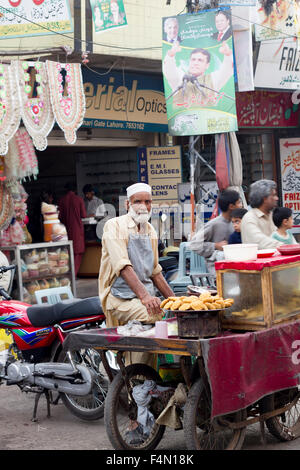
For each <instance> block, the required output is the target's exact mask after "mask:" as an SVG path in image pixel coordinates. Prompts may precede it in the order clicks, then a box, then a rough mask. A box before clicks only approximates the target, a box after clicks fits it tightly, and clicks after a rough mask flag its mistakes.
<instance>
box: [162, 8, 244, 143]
mask: <svg viewBox="0 0 300 470" xmlns="http://www.w3.org/2000/svg"><path fill="white" fill-rule="evenodd" d="M218 15H219V16H218ZM220 16H221V18H220ZM219 19H221V20H222V22H225V23H226V25H227V29H226V31H224V35H222V33H220V29H218V28H220V25H219V23H218V20H219ZM172 24H173V25H174V26H173V30H175V31H177V34H176V37H175V38H174V39H172V38H171V34H169V32H168V29H169V25H172ZM217 26H218V27H217ZM170 30H171V26H170ZM168 34H169V36H168ZM172 36H175V34H174V33H173V34H172ZM162 62H163V63H162V70H163V78H164V90H165V96H166V104H167V115H168V125H169V133H170V134H171V135H199V134H216V133H223V132H230V131H236V130H237V118H236V107H235V85H234V67H233V41H232V28H231V13H230V8H224V9H223V10H222V11H221V12H220V10H206V11H200V12H198V13H197V14H196V15H194V14H192V15H191V14H186V15H179V16H176V17H168V18H163V45H162Z"/></svg>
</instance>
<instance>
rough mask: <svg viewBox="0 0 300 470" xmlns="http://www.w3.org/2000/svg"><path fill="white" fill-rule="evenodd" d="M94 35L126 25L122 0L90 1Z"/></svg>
mask: <svg viewBox="0 0 300 470" xmlns="http://www.w3.org/2000/svg"><path fill="white" fill-rule="evenodd" d="M90 5H91V10H92V14H93V23H94V28H95V32H96V33H101V32H104V31H108V30H111V29H116V28H121V27H122V26H126V25H127V19H126V12H125V8H124V2H123V0H90Z"/></svg>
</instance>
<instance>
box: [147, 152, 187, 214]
mask: <svg viewBox="0 0 300 470" xmlns="http://www.w3.org/2000/svg"><path fill="white" fill-rule="evenodd" d="M138 173H139V181H140V182H141V183H148V184H150V186H151V188H152V200H153V202H154V203H156V204H164V203H167V204H169V205H171V204H175V203H177V202H178V189H177V186H178V184H179V183H181V181H182V176H181V175H182V171H181V147H180V145H177V146H173V147H141V148H139V149H138Z"/></svg>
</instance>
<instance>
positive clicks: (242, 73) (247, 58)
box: [231, 6, 254, 91]
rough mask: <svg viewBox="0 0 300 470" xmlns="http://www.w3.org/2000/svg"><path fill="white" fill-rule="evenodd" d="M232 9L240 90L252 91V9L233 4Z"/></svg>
mask: <svg viewBox="0 0 300 470" xmlns="http://www.w3.org/2000/svg"><path fill="white" fill-rule="evenodd" d="M231 11H232V29H233V40H234V56H235V64H236V71H237V77H238V90H239V91H251V90H254V74H253V48H252V31H251V26H252V25H251V21H250V14H251V11H250V8H245V7H243V6H233V7H232V8H231Z"/></svg>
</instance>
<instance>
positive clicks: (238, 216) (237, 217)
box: [228, 209, 248, 245]
mask: <svg viewBox="0 0 300 470" xmlns="http://www.w3.org/2000/svg"><path fill="white" fill-rule="evenodd" d="M247 212H248V211H247V209H234V210H233V211H232V213H231V222H232V225H233V229H234V232H233V233H232V234H231V235H230V237H229V239H228V245H233V244H236V243H242V237H241V222H242V218H243V217H244V215H245V214H247Z"/></svg>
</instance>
